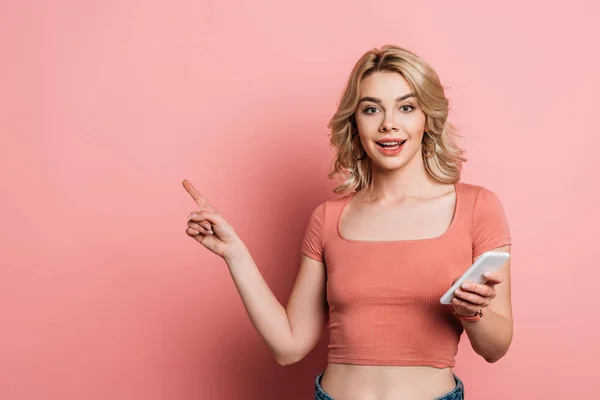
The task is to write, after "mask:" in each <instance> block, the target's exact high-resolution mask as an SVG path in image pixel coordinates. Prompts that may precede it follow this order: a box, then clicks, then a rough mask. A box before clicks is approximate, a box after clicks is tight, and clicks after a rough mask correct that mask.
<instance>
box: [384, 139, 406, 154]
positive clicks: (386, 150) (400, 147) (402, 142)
mask: <svg viewBox="0 0 600 400" xmlns="http://www.w3.org/2000/svg"><path fill="white" fill-rule="evenodd" d="M389 142H399V143H400V146H398V148H397V149H393V150H391V149H386V148H383V147H381V146H379V145H377V148H378V149H379V151H380V152H381V153H382V154H384V155H386V156H395V155H397V154H398V153H400V152H401V151H402V149H403V148H404V144H405V143H406V139H404V140H400V139H383V140H378V141H377V143H389Z"/></svg>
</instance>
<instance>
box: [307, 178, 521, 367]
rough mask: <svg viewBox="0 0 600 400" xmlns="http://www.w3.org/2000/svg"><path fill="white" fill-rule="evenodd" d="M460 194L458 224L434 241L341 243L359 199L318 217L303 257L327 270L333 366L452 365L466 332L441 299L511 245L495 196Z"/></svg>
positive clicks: (479, 191) (471, 190)
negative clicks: (488, 255)
mask: <svg viewBox="0 0 600 400" xmlns="http://www.w3.org/2000/svg"><path fill="white" fill-rule="evenodd" d="M455 188H456V206H455V211H454V217H453V219H452V222H451V224H450V226H449V227H448V229H447V230H446V232H445V233H443V234H442V235H440V236H438V237H435V238H430V239H416V240H399V241H356V240H348V239H345V238H343V237H342V236H341V234H340V230H339V220H340V215H341V213H342V210H343V209H344V207H345V205H346V204H347V203H348V202H349V200H350V199H351V198H352V196H354V194H355V193H352V194H349V195H347V196H344V197H342V198H340V199H334V200H328V201H326V202H324V203H322V204H320V205H319V206H318V207H317V208H316V209H315V210H314V211H313V213H312V215H311V217H310V219H309V221H308V226H307V228H306V232H305V235H304V240H303V243H302V252H303V253H304V254H306V255H307V256H309V257H311V258H313V259H315V260H318V261H321V262H324V263H325V265H326V269H327V301H328V304H329V322H328V329H329V335H330V338H329V339H330V340H329V352H328V357H327V359H328V361H329V362H335V363H345V364H361V365H427V366H433V367H438V368H442V367H448V366H454V358H455V355H456V353H457V350H458V342H459V339H460V335H461V333H462V325H461V323H460V321H459V320H458V318H457V317H456V315H455V314H454V313H453V312H452V308H451V306H448V305H442V304H440V297H441V296H442V294H444V292H445V291H446V290H447V289H448V288H449V287H450V286H451V285H452V282H453V280H454V279H455V278H457V277H458V276H460V275H462V273H463V272H464V271H466V270H467V269H468V268H469V267H470V266H471V264H472V262H473V259H474V257H477V256H479V255H481V254H482V253H484V252H486V251H488V250H492V249H495V248H497V247H500V246H504V245H507V244H510V239H511V238H510V232H509V226H508V223H507V220H506V218H505V214H504V209H503V207H502V204H501V203H500V200H499V199H498V197H497V196H496V195H495V194H494V193H493V192H491V191H489V190H487V189H485V188H484V187H481V186H475V185H470V184H466V183H457V184H456V185H455Z"/></svg>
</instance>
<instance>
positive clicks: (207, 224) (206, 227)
mask: <svg viewBox="0 0 600 400" xmlns="http://www.w3.org/2000/svg"><path fill="white" fill-rule="evenodd" d="M194 213H195V212H192V214H194ZM192 214H190V215H188V219H189V218H190V216H191V215H192ZM190 221H191V220H190ZM190 221H188V226H190V224H189V222H190ZM198 225H200V226H201V227H203V228H204V229H206V230H207V231H210V230H212V226H211V225H210V222H208V221H202V222H198Z"/></svg>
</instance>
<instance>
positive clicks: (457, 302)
mask: <svg viewBox="0 0 600 400" xmlns="http://www.w3.org/2000/svg"><path fill="white" fill-rule="evenodd" d="M452 304H453V305H454V306H457V307H461V308H463V309H465V310H467V311H468V312H469V313H470V314H477V313H478V312H479V310H481V308H482V307H481V306H480V305H475V304H471V303H469V302H466V301H464V300H461V299H457V298H456V297H455V298H453V299H452ZM460 314H463V313H462V312H461V313H460Z"/></svg>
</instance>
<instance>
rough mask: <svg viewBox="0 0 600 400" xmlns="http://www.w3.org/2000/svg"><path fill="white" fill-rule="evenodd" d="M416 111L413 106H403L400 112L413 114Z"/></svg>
mask: <svg viewBox="0 0 600 400" xmlns="http://www.w3.org/2000/svg"><path fill="white" fill-rule="evenodd" d="M414 109H415V108H414V107H413V106H411V105H410V104H405V105H403V106H401V107H400V110H402V111H404V112H411V111H412V110H414Z"/></svg>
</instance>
